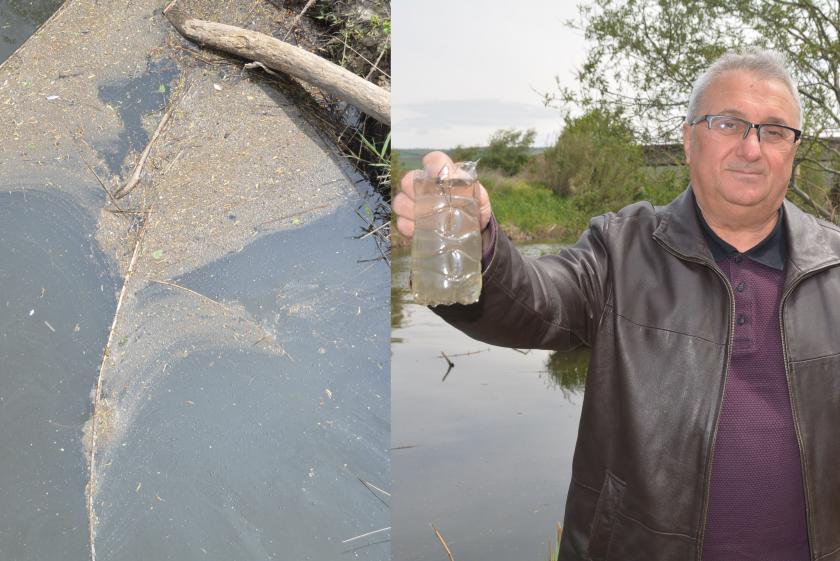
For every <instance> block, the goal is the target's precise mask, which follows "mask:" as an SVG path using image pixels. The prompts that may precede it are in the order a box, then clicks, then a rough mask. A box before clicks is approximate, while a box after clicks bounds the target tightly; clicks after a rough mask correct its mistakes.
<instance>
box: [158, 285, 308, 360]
mask: <svg viewBox="0 0 840 561" xmlns="http://www.w3.org/2000/svg"><path fill="white" fill-rule="evenodd" d="M148 280H149V282H154V283H157V284H163V285H165V286H171V287H172V288H180V289H181V290H184V291H186V292H189V293H190V294H193V295H194V296H198V297H199V298H201V299H203V300H206V301H208V302H210V303H211V304H215V305H216V306H219V307H220V308H222V309H223V310H225V311H226V312H228V313H229V314H232V315H234V316H237V317H238V316H239V315H240V314H239V313H237V312H236V311H235V310H232V309H231V308H228V307H227V306H225V305H224V304H222V303H221V302H219V301H218V300H214V299H213V298H210V297H209V296H207V295H206V294H202V293H200V292H196V291H195V290H193V289H192V288H187V287H186V286H183V285H180V284H177V283H174V282H172V281H165V280H160V279H148ZM254 323H256V324H257V326H258V327H259V328H260V329H261V330H262V331H263V333H265V336H264V337H263V338H261V339H259V340H258V341H257V342H256V343H254V345H256V344H257V343H261V342H262V341H263V340H265V339H266V338H269V337H273V335H272V334H271V333H269V332H268V331H267V330H266V329H265V328H264V327H263V326H262V325H261V324H260V323H259V322H257V321H254ZM277 346H278V347H280V351H281V352H282V353H283V355H285V356H287V357H289V360H291V361H292V362H294V361H295V359H294V358H292V355H290V354H289V353H287V352H286V349H284V348H283V346H282V345H280V344H279V343H278V344H277Z"/></svg>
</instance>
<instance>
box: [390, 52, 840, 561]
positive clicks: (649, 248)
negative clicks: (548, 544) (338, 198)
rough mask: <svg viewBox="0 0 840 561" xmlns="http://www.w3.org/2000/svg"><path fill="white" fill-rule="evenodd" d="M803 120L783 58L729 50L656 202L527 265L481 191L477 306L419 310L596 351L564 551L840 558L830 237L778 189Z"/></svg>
mask: <svg viewBox="0 0 840 561" xmlns="http://www.w3.org/2000/svg"><path fill="white" fill-rule="evenodd" d="M801 126H802V112H801V104H800V101H799V97H798V95H797V91H796V87H795V85H794V84H793V82H792V80H791V78H790V76H789V74H788V72H787V70H786V69H785V67H784V64H783V61H782V59H781V58H780V57H779V56H778V55H776V54H774V53H772V52H768V51H761V52H746V53H741V54H737V53H728V54H726V55H724V56H723V57H721V58H720V59H719V60H717V61H716V62H715V63H714V64H713V65H712V66H711V67H710V68H709V70H708V71H707V72H706V73H705V74H703V76H701V77H700V78H699V79H698V80H697V82H696V83H695V86H694V90H693V92H692V95H691V99H690V102H689V108H688V115H687V118H686V122H685V124H684V125H683V143H684V148H685V154H686V160H687V162H688V164H689V166H690V175H691V184H690V186H689V188H688V189H687V190H686V191H685V192H684V193H683V194H681V195H680V196H679V197H678V198H677V199H675V200H674V201H673V202H671V203H670V204H669V205H667V206H665V207H655V208H654V207H652V206H651V205H650V204H648V203H637V204H634V205H631V206H629V207H627V208H625V209H623V210H621V211H620V212H618V213H617V214H609V215H605V216H600V217H597V218H594V219H593V220H592V222H591V224H590V227H589V229H588V230H587V231H586V232H584V234H583V235H582V237H581V238H580V240H579V241H578V242H577V243H576V244H575V245H574V246H572V247H569V248H567V249H565V250H563V251H562V252H560V254H558V255H554V256H547V257H543V258H540V259H527V258H524V257H523V256H521V255H520V254H519V253H518V252H517V251H516V250H515V248H514V247H513V246H512V245H511V243H510V242H509V241H508V240H507V238H506V237H505V235H504V234H503V233H502V232H501V230H499V229H498V227H497V225H496V223H495V220H494V219H493V218H492V213H491V205H490V200H489V198H488V197H487V193H486V191H485V190H484V189H483V188H482V189H481V215H482V218H481V224H482V238H483V240H484V252H485V254H484V260H483V264H484V271H483V283H484V286H483V289H482V295H481V299H480V300H479V301H478V302H477V303H476V304H473V305H470V306H447V307H444V306H441V307H437V308H435V311H436V312H437V313H439V314H440V315H441V316H442V317H443V318H444V319H446V320H447V321H448V322H450V323H451V324H453V325H454V326H456V327H458V328H459V329H461V330H463V331H464V332H466V333H467V334H469V335H470V336H472V337H475V338H477V339H481V340H483V341H486V342H489V343H493V344H497V345H506V346H512V347H534V348H545V349H568V348H571V347H574V346H577V345H580V344H585V345H589V346H591V347H592V356H591V360H590V366H589V373H588V377H587V381H586V390H585V398H584V404H583V411H582V416H581V421H580V428H579V435H578V441H577V446H576V449H575V455H574V462H573V471H572V482H571V485H570V488H569V493H568V499H567V504H566V513H565V521H564V535H563V540H562V544H561V552H560V559H561V561H572V560H584V559H585V560H595V561H597V560H621V561H655V560H666V559H667V560H674V561H686V560H699V559H702V560H703V561H742V560H743V561H746V560H756V561H806V560H817V559H819V560H840V434H838V428H840V229H838V228H837V227H836V226H834V225H832V224H828V223H825V222H822V221H818V220H817V219H815V218H814V217H812V216H811V215H809V214H806V213H804V212H803V211H801V210H799V209H798V208H797V207H796V206H794V205H793V204H791V203H789V202H787V201H786V200H785V192H786V190H787V186H788V183H789V180H790V175H791V171H792V166H793V158H794V155H795V153H796V150H797V148H798V145H799V142H800V134H801V133H800V131H799V129H801ZM448 162H449V160H448V158H447V157H446V156H445V155H444V154H442V153H432V154H429V155H427V156H426V158H425V159H424V166H425V167H426V168H427V169H428V170H430V171H436V170H438V169H440V168H441V167H442V166H443V165H444V164H445V163H448ZM411 179H412V178H411V175H410V174H409V175H407V176H406V177H405V178H404V179H403V181H402V183H401V187H402V193H400V194H399V195H398V196H397V197H396V198H395V199H394V211H395V213H396V214H397V227H398V229H399V230H400V232H401V233H402V234H403V235H406V236H408V237H411V235H412V234H413V218H414V205H413V200H412V199H413V191H412V186H411Z"/></svg>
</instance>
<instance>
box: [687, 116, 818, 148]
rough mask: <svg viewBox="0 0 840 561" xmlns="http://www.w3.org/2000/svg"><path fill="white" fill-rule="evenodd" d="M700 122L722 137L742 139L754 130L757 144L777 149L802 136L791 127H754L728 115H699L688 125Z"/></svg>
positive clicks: (769, 125)
mask: <svg viewBox="0 0 840 561" xmlns="http://www.w3.org/2000/svg"><path fill="white" fill-rule="evenodd" d="M701 121H706V123H707V124H708V125H709V130H713V131H715V132H716V133H718V134H720V135H722V136H731V137H735V138H737V137H739V136H740V137H741V138H742V139H744V138H747V135H748V134H750V130H751V129H756V131H757V134H758V141H759V142H761V143H762V144H771V145H773V146H774V147H779V148H783V147H786V146H788V145H790V144H793V143H794V142H796V141H797V140H799V137H801V136H802V131H801V130H798V129H795V128H792V127H788V126H785V125H776V124H769V123H765V124H761V125H756V124H753V123H751V122H749V121H747V120H746V119H741V118H738V117H731V116H729V115H701V116H700V117H697V118H696V119H694V120H693V121H691V122H690V123H688V124H689V125H691V126H694V125H696V124H697V123H699V122H701Z"/></svg>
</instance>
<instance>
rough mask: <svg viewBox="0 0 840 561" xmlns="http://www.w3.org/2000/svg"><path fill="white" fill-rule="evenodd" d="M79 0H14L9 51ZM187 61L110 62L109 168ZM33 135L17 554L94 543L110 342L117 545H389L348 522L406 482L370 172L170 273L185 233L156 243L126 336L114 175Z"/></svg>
mask: <svg viewBox="0 0 840 561" xmlns="http://www.w3.org/2000/svg"><path fill="white" fill-rule="evenodd" d="M61 3H62V2H58V1H55V0H53V1H41V2H39V1H37V0H33V1H27V0H0V49H2V50H0V62H2V60H4V59H5V58H6V57H8V56H9V55H10V54H11V53H12V52H13V51H14V50H15V49H16V48H17V47H18V46H19V45H20V44H21V43H22V42H23V41H24V40H25V39H26V38H27V37H28V36H29V34H30V33H31V32H32V31H34V30H35V29H36V28H37V27H38V25H40V24H41V23H42V22H43V21H44V20H46V19H47V18H48V17H49V16H50V14H51V13H52V12H53V10H54V9H55V8H57V7H58V6H59V5H60V4H61ZM174 76H175V71H174V68H173V67H171V66H167V65H158V64H156V63H153V62H150V63H149V65H148V67H147V72H145V73H144V72H142V67H141V71H139V72H138V74H137V75H134V74H132V75H130V76H128V77H118V78H116V79H111V80H104V79H103V80H102V81H101V82H100V83H98V84H97V87H98V89H97V94H98V97H99V99H100V100H102V101H104V102H107V103H108V104H110V105H111V106H113V107H114V109H115V112H116V114H117V115H118V116H119V120H120V121H121V122H122V124H123V129H122V131H121V133H120V134H118V135H114V136H108V135H102V136H101V137H91V138H90V139H89V140H90V144H91V147H92V149H94V150H95V151H96V152H97V153H98V155H99V156H100V157H101V160H102V162H103V166H102V167H101V168H100V173H102V174H104V173H111V174H114V175H118V174H119V172H120V171H121V170H125V169H126V165H127V160H129V158H128V156H129V155H130V154H131V153H136V152H137V151H138V150H139V149H142V146H143V145H144V144H145V143H146V142H147V141H148V126H147V123H144V122H143V121H142V118H143V117H144V116H148V114H152V115H154V114H155V112H157V111H159V110H160V109H161V108H162V107H163V105H164V102H165V99H164V95H163V94H164V93H165V92H168V91H169V88H170V85H171V81H172V80H173V77H174ZM0 83H3V80H2V79H0ZM214 91H215V90H214ZM0 128H2V127H0ZM9 142H10V141H9ZM29 150H30V151H31V152H32V154H30V155H28V156H27V157H28V158H29V159H28V160H27V161H35V160H37V165H30V166H24V165H19V164H20V163H19V162H15V161H11V160H7V161H4V162H0V163H2V164H4V166H5V168H6V169H15V173H16V175H17V176H18V177H22V179H21V181H19V182H14V181H12V182H9V181H6V182H5V183H4V184H2V185H0V422H2V424H3V432H2V436H0V458H2V459H0V559H4V560H5V559H14V560H18V561H29V560H31V561H36V560H38V561H40V560H43V559H65V560H67V561H84V560H88V559H91V558H92V548H91V544H90V539H89V538H90V534H89V518H88V515H89V513H88V510H87V496H86V486H87V484H88V480H89V479H88V473H89V472H88V466H87V463H86V460H87V458H88V457H89V456H88V455H87V452H86V450H85V447H84V445H83V427H84V425H85V423H86V421H88V420H89V419H90V418H91V415H92V414H93V404H92V394H93V390H94V388H95V387H96V384H97V379H98V375H99V373H100V368H101V365H102V364H103V356H104V357H105V361H106V362H107V361H108V360H112V361H114V362H116V363H117V365H118V366H117V367H116V368H115V370H116V372H117V375H115V376H113V377H111V378H110V379H109V380H108V382H107V383H106V384H105V386H106V387H105V390H106V394H107V396H108V399H109V400H111V399H113V400H114V401H113V402H112V403H111V404H106V405H108V406H107V407H103V410H104V411H108V415H107V416H106V417H107V418H108V423H109V424H106V425H103V427H105V426H107V427H108V428H109V430H113V432H109V431H106V430H102V431H101V434H100V445H99V448H100V452H99V455H98V457H97V461H98V462H99V464H98V468H99V469H98V478H97V481H96V483H97V485H96V495H95V503H94V510H95V519H96V525H95V527H96V533H95V545H96V559H98V560H100V561H109V560H120V561H129V560H133V559H137V560H140V559H143V560H145V559H155V560H165V559H173V560H175V559H177V560H179V561H181V560H192V559H195V560H199V559H202V560H203V559H240V560H254V561H257V560H259V561H263V560H266V559H300V560H304V559H314V560H318V561H322V560H330V559H362V560H368V561H387V560H389V559H390V540H389V534H388V533H387V532H380V533H376V534H373V535H371V536H370V537H366V538H361V539H355V540H351V541H346V540H349V539H350V538H353V537H356V536H359V535H361V534H365V533H367V532H371V531H374V530H381V529H383V528H386V527H388V526H390V510H389V498H388V496H387V495H386V494H383V493H381V492H379V491H375V490H374V489H373V486H375V487H376V488H378V489H382V490H385V491H389V490H390V465H389V459H388V447H389V418H390V403H389V393H390V386H389V364H388V360H389V325H388V323H387V317H388V313H389V309H390V302H389V297H388V295H389V292H388V288H389V282H390V269H389V267H388V266H387V263H386V262H385V261H384V260H382V259H380V254H379V250H378V248H377V246H376V243H375V241H374V239H373V238H372V237H367V238H365V239H359V238H361V237H362V235H363V234H364V233H365V231H366V230H365V228H366V227H367V226H368V223H367V222H366V220H365V218H364V215H363V212H364V210H365V209H366V208H368V204H370V205H374V206H375V205H376V200H375V196H374V195H373V194H372V193H371V192H369V191H368V186H366V185H364V184H360V182H359V181H358V178H357V177H349V175H348V176H341V175H340V174H339V175H337V176H336V177H333V176H330V177H328V178H326V179H329V181H330V184H336V185H338V184H341V185H345V186H347V188H346V189H344V190H343V191H342V193H343V196H342V197H341V198H338V197H336V198H335V200H334V201H333V202H334V208H332V210H330V211H329V212H328V213H326V214H324V215H323V216H319V217H317V218H312V219H310V218H308V217H303V218H302V219H294V220H293V221H292V222H291V225H294V226H296V227H284V228H278V230H277V231H272V232H271V233H268V232H264V231H262V230H260V231H259V232H257V231H256V230H255V234H254V235H253V237H252V238H251V239H249V241H248V243H246V244H244V245H243V246H242V247H240V248H238V249H237V250H236V251H230V252H228V253H226V254H225V255H224V256H222V257H219V258H214V259H212V260H208V262H206V263H203V264H202V265H201V266H197V267H194V268H189V269H188V270H186V272H183V273H182V274H178V275H174V276H173V277H172V278H169V277H165V278H164V277H162V278H161V279H160V280H162V281H164V282H153V281H151V280H146V279H154V278H155V277H154V276H152V274H151V273H149V268H151V267H153V266H155V265H156V264H157V263H158V261H157V260H165V259H166V258H167V252H168V250H169V248H168V247H161V248H160V249H159V250H156V251H154V252H152V251H150V252H149V253H150V256H149V258H148V259H147V260H146V261H143V260H142V258H141V259H140V260H139V261H138V270H137V274H136V275H135V276H133V277H132V280H133V281H134V284H132V285H131V287H132V289H131V290H129V291H127V293H126V296H125V302H124V303H123V304H124V305H123V308H122V311H121V312H120V313H119V314H117V315H118V316H119V317H121V318H122V319H121V322H120V323H119V326H120V327H121V329H122V331H119V330H117V331H119V333H120V335H119V336H118V337H115V338H114V339H113V340H112V341H111V342H110V346H109V347H108V349H107V351H106V345H108V343H109V333H110V331H111V326H112V323H113V322H114V317H115V314H116V309H117V300H118V297H119V295H120V293H121V289H122V287H123V285H124V283H125V282H126V281H125V279H124V278H123V277H122V276H121V274H120V267H119V266H118V265H117V263H116V262H115V259H114V256H113V253H111V252H109V251H106V250H104V249H103V248H101V247H100V245H99V241H98V240H99V239H100V238H99V237H98V234H101V230H99V229H98V228H99V226H98V224H99V222H98V220H100V218H101V212H100V210H101V207H102V206H104V205H105V203H106V200H105V197H104V194H102V193H100V192H99V188H98V187H96V188H94V189H93V190H91V189H89V188H88V187H86V186H83V185H80V182H79V179H78V176H77V175H73V174H68V175H66V176H65V175H62V174H63V173H65V170H67V169H70V167H71V166H70V165H69V164H67V165H65V164H63V163H62V164H49V163H47V162H51V161H53V159H52V158H51V157H46V156H44V154H42V153H39V152H38V147H36V146H33V147H32V148H30V149H29ZM19 153H20V151H19V150H18V151H15V150H7V151H6V152H5V154H9V155H12V154H15V155H16V154H19ZM47 156H54V154H52V153H48V154H47ZM8 157H10V158H11V157H16V156H8ZM298 157H299V159H302V156H300V155H299V154H298ZM328 158H329V156H328V155H324V156H323V159H324V160H325V161H330V160H329V159H328ZM58 160H59V159H56V160H55V161H58ZM71 160H72V158H71ZM42 161H43V162H44V163H43V164H42V163H41V162H42ZM61 162H66V160H64V159H62V160H61ZM128 163H130V162H128ZM62 165H64V167H62ZM321 167H323V168H325V169H327V172H329V173H332V171H331V170H333V169H334V168H331V167H328V166H325V165H322V166H321ZM82 169H84V168H82ZM20 170H24V171H20ZM26 170H28V171H26ZM327 172H325V173H327ZM316 179H318V178H316ZM91 193H93V194H92V195H91ZM220 206H221V205H220ZM239 214H240V213H239V212H238V211H237V213H236V215H235V214H233V213H231V212H230V211H226V212H225V216H226V217H227V218H228V219H229V220H230V222H231V223H233V222H235V221H236V220H239V219H243V220H244V218H241V217H240V216H239ZM261 218H262V219H263V220H264V219H265V218H266V217H265V216H263V217H261ZM153 227H154V225H152V226H150V228H149V230H150V231H151V229H152V228H153ZM179 234H180V235H183V236H184V237H188V238H190V239H193V238H194V237H196V236H193V235H192V234H193V232H186V233H185V232H179ZM134 235H136V232H134ZM149 236H150V234H148V233H147V234H146V239H150V238H149ZM348 326H352V329H351V328H349V327H348ZM278 349H282V350H281V351H279V352H278ZM109 357H110V358H109ZM111 405H113V408H112V407H111Z"/></svg>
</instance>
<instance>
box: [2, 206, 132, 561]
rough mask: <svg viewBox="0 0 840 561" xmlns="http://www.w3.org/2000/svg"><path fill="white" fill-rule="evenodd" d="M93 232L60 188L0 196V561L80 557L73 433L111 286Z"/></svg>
mask: <svg viewBox="0 0 840 561" xmlns="http://www.w3.org/2000/svg"><path fill="white" fill-rule="evenodd" d="M94 227H95V224H94V223H93V222H92V220H90V218H89V216H88V215H87V214H86V213H85V212H84V211H83V210H82V209H81V208H79V207H78V206H76V204H75V203H73V202H72V200H71V199H70V198H69V197H68V196H67V195H63V194H61V193H60V192H58V191H54V192H44V191H35V190H25V191H15V192H13V193H9V192H0V426H2V427H3V430H2V433H0V435H1V436H0V458H2V469H0V559H14V560H18V561H26V560H33V561H35V560H44V559H67V560H69V561H76V560H81V559H86V558H87V550H88V547H87V542H88V539H87V538H88V536H87V533H88V532H87V514H86V509H85V494H84V493H85V484H86V483H87V470H86V467H85V465H86V464H85V459H84V456H83V453H82V447H81V432H82V425H83V424H84V422H85V421H86V420H87V419H88V417H89V416H90V413H91V400H90V392H91V388H92V387H93V386H94V384H95V383H96V377H97V375H98V373H99V365H100V362H101V360H102V349H103V347H104V346H105V344H106V341H107V338H108V328H109V326H110V322H111V321H112V319H113V314H114V309H115V307H116V291H117V285H118V282H119V281H118V279H116V278H115V277H114V276H113V275H112V274H111V272H110V270H111V267H110V266H109V263H108V260H107V259H106V258H105V256H104V255H103V254H102V253H101V252H100V251H99V249H98V247H97V245H96V242H95V241H94V240H93V239H92V237H91V236H92V234H93V231H94ZM47 536H49V538H48V539H45V538H46V537H47Z"/></svg>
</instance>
